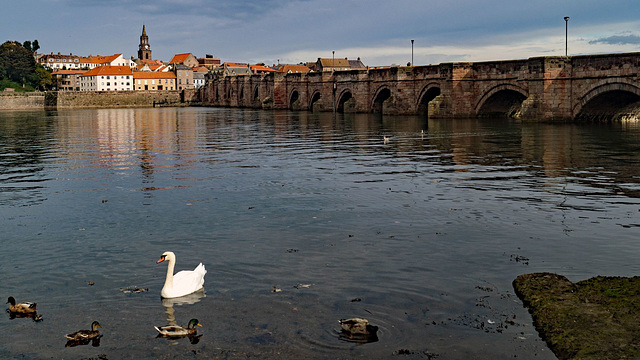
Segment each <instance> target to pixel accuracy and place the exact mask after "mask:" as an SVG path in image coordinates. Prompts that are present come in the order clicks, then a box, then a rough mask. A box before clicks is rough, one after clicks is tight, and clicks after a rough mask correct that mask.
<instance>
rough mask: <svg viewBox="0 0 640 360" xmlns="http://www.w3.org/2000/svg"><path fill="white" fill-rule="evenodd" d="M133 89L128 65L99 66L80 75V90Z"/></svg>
mask: <svg viewBox="0 0 640 360" xmlns="http://www.w3.org/2000/svg"><path fill="white" fill-rule="evenodd" d="M126 90H133V72H132V71H131V68H130V67H128V66H99V67H96V68H93V69H91V70H89V71H87V72H86V73H84V74H82V75H81V76H80V91H126Z"/></svg>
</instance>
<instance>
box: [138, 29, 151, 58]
mask: <svg viewBox="0 0 640 360" xmlns="http://www.w3.org/2000/svg"><path fill="white" fill-rule="evenodd" d="M138 59H140V60H151V46H150V45H149V37H148V36H147V28H146V26H144V24H142V35H140V45H138Z"/></svg>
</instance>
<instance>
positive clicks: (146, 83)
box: [133, 71, 176, 90]
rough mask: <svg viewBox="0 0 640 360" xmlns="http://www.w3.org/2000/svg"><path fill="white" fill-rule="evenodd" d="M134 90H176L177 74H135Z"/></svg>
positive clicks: (140, 72) (139, 72) (137, 72)
mask: <svg viewBox="0 0 640 360" xmlns="http://www.w3.org/2000/svg"><path fill="white" fill-rule="evenodd" d="M133 80H134V90H176V74H174V73H172V72H170V71H168V72H144V71H136V72H134V73H133Z"/></svg>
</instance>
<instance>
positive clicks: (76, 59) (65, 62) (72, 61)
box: [38, 53, 82, 70]
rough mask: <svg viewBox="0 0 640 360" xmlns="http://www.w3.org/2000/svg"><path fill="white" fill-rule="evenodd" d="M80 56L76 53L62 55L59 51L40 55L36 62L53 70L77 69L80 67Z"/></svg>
mask: <svg viewBox="0 0 640 360" xmlns="http://www.w3.org/2000/svg"><path fill="white" fill-rule="evenodd" d="M81 59H82V57H80V56H78V55H73V54H69V55H63V54H60V53H57V54H54V53H51V54H45V55H40V57H39V58H38V63H39V64H41V65H42V66H44V67H46V68H49V69H53V70H74V69H75V70H78V69H80V68H81V65H80V60H81Z"/></svg>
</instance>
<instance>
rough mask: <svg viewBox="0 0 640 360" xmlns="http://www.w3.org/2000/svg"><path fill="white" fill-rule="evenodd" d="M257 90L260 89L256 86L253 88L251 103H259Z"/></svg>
mask: <svg viewBox="0 0 640 360" xmlns="http://www.w3.org/2000/svg"><path fill="white" fill-rule="evenodd" d="M259 88H260V87H259V86H258V85H256V86H255V87H254V88H253V102H254V103H257V102H259V101H260V92H259V91H258V89H259Z"/></svg>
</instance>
